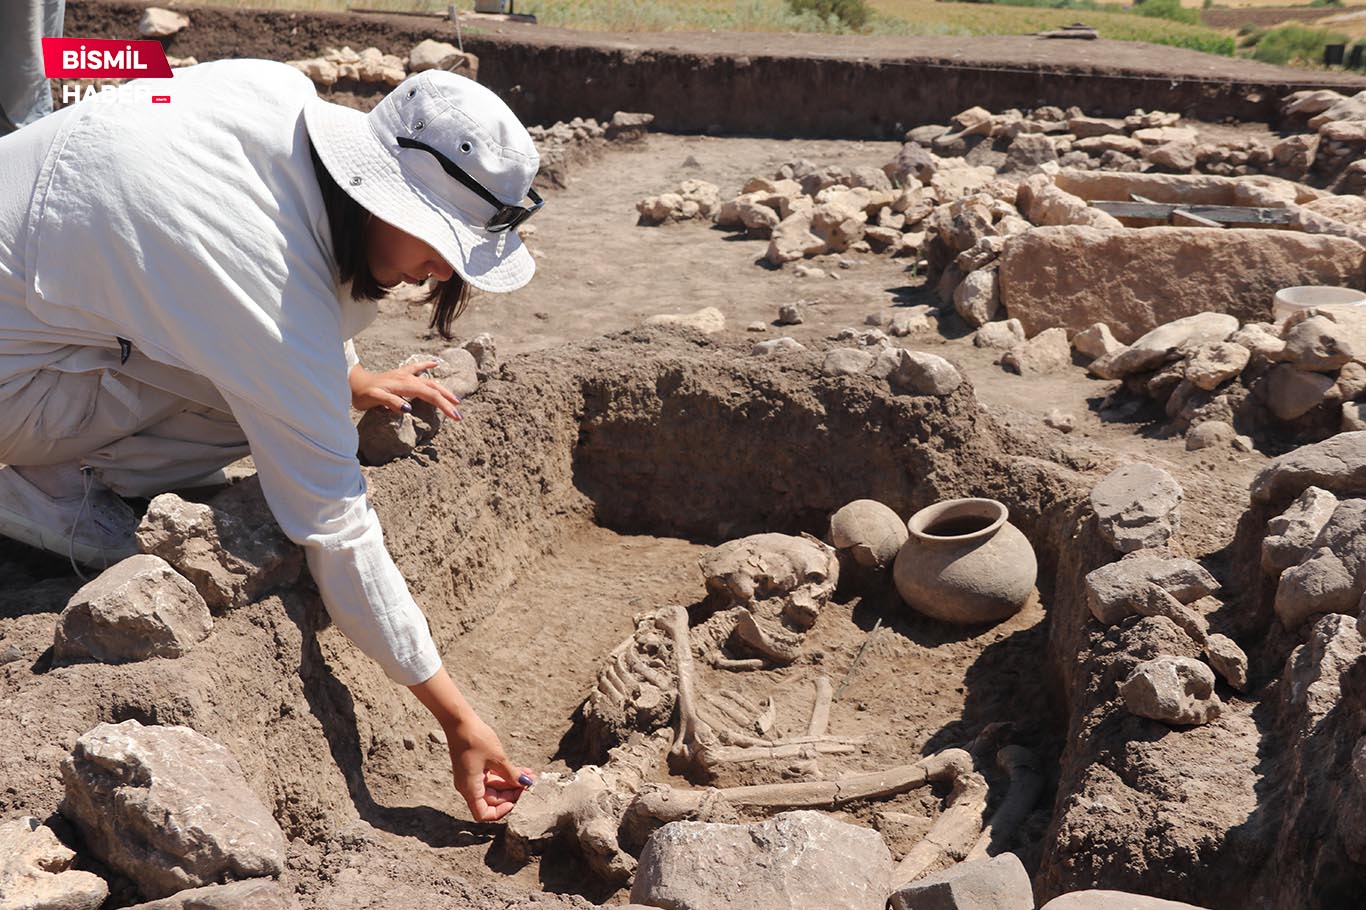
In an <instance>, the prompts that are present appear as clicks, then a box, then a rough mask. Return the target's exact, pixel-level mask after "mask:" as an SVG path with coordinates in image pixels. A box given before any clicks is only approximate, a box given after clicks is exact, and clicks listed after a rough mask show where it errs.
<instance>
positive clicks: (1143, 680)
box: [1119, 655, 1223, 726]
mask: <svg viewBox="0 0 1366 910" xmlns="http://www.w3.org/2000/svg"><path fill="white" fill-rule="evenodd" d="M1119 697H1120V700H1121V702H1122V703H1123V705H1124V709H1125V710H1126V711H1128V712H1129V713H1130V714H1134V715H1136V716H1138V717H1146V718H1149V719H1150V720H1158V721H1162V722H1163V723H1166V724H1179V725H1182V726H1189V725H1199V724H1207V723H1209V722H1210V721H1212V720H1214V719H1215V718H1217V717H1218V716H1219V714H1220V712H1221V711H1222V709H1223V703H1222V702H1220V701H1219V696H1217V695H1215V694H1214V671H1213V670H1211V669H1210V668H1209V666H1208V665H1207V664H1204V663H1202V662H1201V661H1198V660H1195V659H1194V658H1191V657H1172V656H1170V655H1163V656H1161V657H1155V658H1153V659H1152V660H1145V661H1143V662H1142V663H1141V664H1139V665H1138V666H1137V667H1135V668H1134V671H1133V673H1131V674H1130V675H1129V677H1128V679H1126V680H1124V681H1123V682H1122V683H1120V684H1119Z"/></svg>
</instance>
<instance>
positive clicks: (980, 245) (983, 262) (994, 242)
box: [954, 234, 1006, 275]
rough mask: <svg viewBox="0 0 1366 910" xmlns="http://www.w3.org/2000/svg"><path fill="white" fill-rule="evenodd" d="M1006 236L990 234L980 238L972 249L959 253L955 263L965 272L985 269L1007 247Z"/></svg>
mask: <svg viewBox="0 0 1366 910" xmlns="http://www.w3.org/2000/svg"><path fill="white" fill-rule="evenodd" d="M1005 242H1006V241H1005V238H1004V237H1001V236H998V235H996V234H988V235H986V236H985V237H980V238H978V240H977V242H976V243H975V244H973V245H972V247H971V248H970V249H966V250H964V251H963V252H961V253H959V254H958V257H957V258H956V259H955V260H954V264H955V265H957V266H958V268H959V269H961V270H962V272H963V274H965V275H966V274H967V273H969V272H975V271H977V270H978V269H984V268H986V267H987V266H989V265H991V264H992V263H993V262H995V261H996V259H997V257H999V256H1000V255H1001V250H1002V249H1003V248H1004V247H1005Z"/></svg>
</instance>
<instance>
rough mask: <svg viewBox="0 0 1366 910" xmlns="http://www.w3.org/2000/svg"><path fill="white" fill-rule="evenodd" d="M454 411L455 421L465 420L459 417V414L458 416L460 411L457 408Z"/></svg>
mask: <svg viewBox="0 0 1366 910" xmlns="http://www.w3.org/2000/svg"><path fill="white" fill-rule="evenodd" d="M454 410H455V419H456V420H464V419H465V418H464V417H463V416H461V414H460V409H459V408H455V409H454Z"/></svg>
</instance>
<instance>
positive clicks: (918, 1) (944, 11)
mask: <svg viewBox="0 0 1366 910" xmlns="http://www.w3.org/2000/svg"><path fill="white" fill-rule="evenodd" d="M208 2H211V3H214V5H219V6H243V7H249V6H255V7H272V8H289V9H314V10H344V9H346V8H348V6H355V7H363V8H368V9H392V10H430V11H440V10H444V9H446V7H447V3H446V2H444V0H355V2H351V3H348V2H347V0H208ZM1011 2H1012V4H1013V3H1020V2H1039V3H1041V4H1042V5H1038V6H1034V5H1028V6H1026V5H1005V4H1002V3H939V2H935V0H870V2H869V6H870V7H871V8H872V11H873V15H872V18H871V19H870V21H869V23H868V25H867V26H866V27H865V28H864V29H862V31H863V32H865V33H869V34H877V35H1022V34H1029V33H1032V32H1037V31H1044V30H1047V29H1054V28H1058V27H1060V26H1063V25H1067V24H1070V23H1072V22H1076V21H1078V20H1079V19H1080V20H1082V21H1084V22H1086V23H1087V24H1088V25H1091V26H1094V27H1095V28H1097V29H1098V30H1099V31H1100V34H1101V36H1102V37H1104V38H1113V39H1116V40H1120V41H1149V42H1152V43H1154V44H1167V45H1173V46H1176V47H1187V48H1192V49H1195V50H1202V51H1208V52H1211V53H1218V54H1232V53H1233V51H1234V39H1233V36H1232V35H1231V34H1228V33H1224V32H1220V31H1217V30H1215V29H1211V28H1206V27H1204V26H1201V25H1195V24H1191V23H1189V22H1180V21H1174V20H1172V19H1167V18H1159V17H1153V16H1141V15H1136V14H1135V13H1133V12H1129V11H1127V9H1128V8H1126V7H1121V6H1117V5H1111V4H1107V5H1104V6H1102V5H1101V4H1097V3H1094V2H1088V0H1072V2H1070V3H1068V5H1067V7H1066V8H1061V9H1059V8H1054V7H1055V6H1056V5H1058V2H1059V0H1011ZM1150 2H1151V0H1150ZM461 5H462V6H463V7H466V8H470V7H472V5H473V4H472V3H471V2H469V0H467V2H466V3H463V4H461ZM1111 10H1113V11H1111ZM517 11H518V12H527V13H534V14H536V16H537V17H538V19H539V20H540V22H541V23H542V24H544V25H550V26H558V27H562V28H576V29H592V30H601V31H651V32H659V31H699V30H700V31H707V30H716V31H747V32H787V31H802V32H847V31H849V29H848V28H847V27H846V26H844V25H843V24H842V23H840V22H839V21H838V20H833V19H824V20H823V19H821V18H820V17H818V16H816V15H813V14H809V13H808V14H797V13H794V12H793V11H792V10H791V9H790V8H789V7H788V6H787V4H786V3H785V2H784V0H520V2H518V3H517Z"/></svg>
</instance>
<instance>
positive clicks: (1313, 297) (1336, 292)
mask: <svg viewBox="0 0 1366 910" xmlns="http://www.w3.org/2000/svg"><path fill="white" fill-rule="evenodd" d="M1359 306H1366V293H1363V292H1361V291H1358V290H1356V289H1354V288H1337V287H1316V286H1313V285H1305V286H1301V287H1294V288H1281V289H1280V290H1279V291H1277V292H1276V299H1275V300H1274V301H1273V302H1272V304H1271V318H1272V319H1274V320H1275V321H1276V322H1285V320H1286V319H1288V318H1289V317H1290V316H1292V315H1293V314H1295V313H1298V312H1299V311H1300V310H1307V309H1310V308H1311V307H1313V308H1317V309H1337V308H1339V307H1359Z"/></svg>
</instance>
